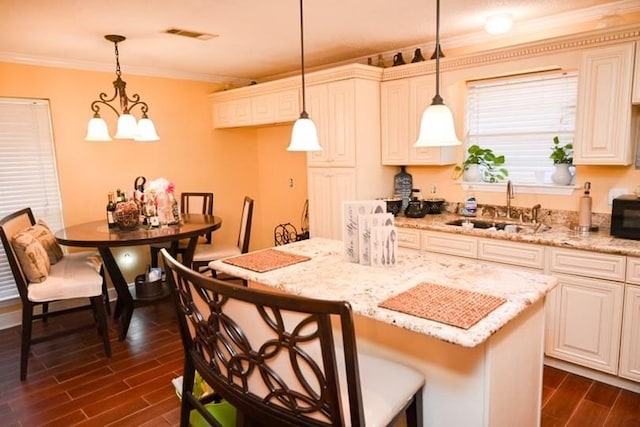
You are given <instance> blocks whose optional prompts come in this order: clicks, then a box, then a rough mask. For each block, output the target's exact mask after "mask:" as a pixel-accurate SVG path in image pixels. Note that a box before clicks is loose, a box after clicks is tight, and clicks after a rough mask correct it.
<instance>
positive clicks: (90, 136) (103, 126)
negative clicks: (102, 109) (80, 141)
mask: <svg viewBox="0 0 640 427" xmlns="http://www.w3.org/2000/svg"><path fill="white" fill-rule="evenodd" d="M84 140H85V141H111V137H110V136H109V129H107V123H106V122H105V121H104V119H102V118H100V117H94V118H92V119H90V120H89V124H88V125H87V136H86V137H85V138H84Z"/></svg>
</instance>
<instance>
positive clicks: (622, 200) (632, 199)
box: [611, 194, 640, 240]
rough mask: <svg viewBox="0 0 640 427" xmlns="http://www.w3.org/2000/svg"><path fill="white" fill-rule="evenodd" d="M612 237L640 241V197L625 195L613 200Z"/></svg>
mask: <svg viewBox="0 0 640 427" xmlns="http://www.w3.org/2000/svg"><path fill="white" fill-rule="evenodd" d="M611 235H612V236H615V237H621V238H623V239H634V240H640V197H638V196H636V195H635V194H625V195H622V196H618V197H616V198H615V199H613V206H612V208H611Z"/></svg>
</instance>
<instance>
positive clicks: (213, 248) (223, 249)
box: [191, 196, 254, 274]
mask: <svg viewBox="0 0 640 427" xmlns="http://www.w3.org/2000/svg"><path fill="white" fill-rule="evenodd" d="M253 204H254V201H253V199H252V198H251V197H248V196H245V197H244V200H243V202H242V213H241V215H240V230H239V231H238V240H237V241H236V242H235V243H232V244H225V243H220V242H215V239H214V241H212V242H211V244H208V245H207V244H199V245H197V246H196V250H195V252H194V254H193V262H192V264H191V267H192V268H193V269H194V270H196V271H207V270H208V269H209V268H210V267H209V263H210V262H212V261H215V260H218V259H222V258H228V257H230V256H235V255H241V254H244V253H247V252H249V243H250V241H251V223H252V220H253ZM212 272H213V274H215V270H212Z"/></svg>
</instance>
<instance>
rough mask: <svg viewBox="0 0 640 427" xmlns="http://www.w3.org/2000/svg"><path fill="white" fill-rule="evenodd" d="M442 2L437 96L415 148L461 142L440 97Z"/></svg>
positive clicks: (432, 102)
mask: <svg viewBox="0 0 640 427" xmlns="http://www.w3.org/2000/svg"><path fill="white" fill-rule="evenodd" d="M441 56H444V55H442V49H441V48H440V0H437V2H436V50H435V52H434V53H433V56H432V58H433V57H435V59H436V94H435V96H434V97H433V100H432V101H431V105H430V106H429V107H427V109H426V110H424V113H422V120H421V121H420V133H419V134H418V140H417V141H416V142H415V144H413V146H414V147H444V146H451V145H460V144H461V142H460V140H459V139H458V137H457V136H456V129H455V126H454V124H453V114H452V113H451V110H449V107H447V106H446V105H444V101H443V100H442V97H441V96H440V57H441Z"/></svg>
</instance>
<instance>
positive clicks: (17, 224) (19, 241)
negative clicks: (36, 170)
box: [0, 208, 111, 381]
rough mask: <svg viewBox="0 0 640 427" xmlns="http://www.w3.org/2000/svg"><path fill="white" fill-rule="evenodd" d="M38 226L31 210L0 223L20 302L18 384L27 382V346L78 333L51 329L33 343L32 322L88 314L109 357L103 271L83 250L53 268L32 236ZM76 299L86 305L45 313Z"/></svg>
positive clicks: (59, 260) (49, 239)
mask: <svg viewBox="0 0 640 427" xmlns="http://www.w3.org/2000/svg"><path fill="white" fill-rule="evenodd" d="M37 226H38V224H36V221H35V218H34V216H33V213H32V211H31V209H30V208H26V209H22V210H19V211H17V212H14V213H12V214H10V215H8V216H6V217H5V218H3V219H2V220H0V240H2V246H3V248H4V252H5V254H6V256H7V260H8V261H9V266H10V267H11V272H12V273H13V278H14V280H15V282H16V286H17V287H18V293H19V294H20V300H21V301H22V325H21V350H20V380H23V381H24V380H25V379H26V378H27V366H28V362H29V350H30V348H31V345H32V344H36V343H37V342H40V341H45V340H50V339H53V338H57V337H60V336H61V335H66V334H69V333H72V332H74V331H76V329H77V328H74V329H72V330H57V329H56V331H53V332H52V333H50V334H49V335H45V336H42V337H39V338H37V339H34V338H32V337H31V332H32V324H33V322H35V321H38V320H42V321H43V322H46V321H47V320H48V319H49V318H52V317H56V316H60V315H64V314H69V313H73V312H77V311H80V310H88V309H90V310H92V311H93V319H92V320H95V321H96V323H97V326H98V332H99V333H100V334H101V335H102V341H103V345H104V352H105V355H106V356H107V357H111V344H110V342H109V331H108V329H107V320H106V313H105V311H106V310H105V305H104V302H103V286H104V283H105V282H104V280H105V278H104V270H103V269H102V268H101V267H97V266H96V263H95V262H93V263H92V262H91V261H92V260H93V259H92V258H89V257H90V256H94V254H93V253H91V254H90V255H89V254H88V253H87V252H78V253H72V254H66V255H61V257H60V258H57V259H56V261H57V262H55V264H51V261H52V260H51V259H50V257H49V255H48V253H47V252H49V251H50V250H51V249H50V246H49V247H47V248H45V247H44V246H43V244H42V243H41V241H40V240H38V239H37V238H35V237H34V236H35V235H34V234H33V233H34V230H35V232H36V233H42V231H43V230H42V228H40V229H39V230H38V229H37ZM44 231H45V232H46V230H44ZM49 233H50V231H49ZM52 239H53V240H52ZM46 241H47V242H48V243H52V242H53V243H55V238H54V236H53V234H51V235H50V236H48V238H47V239H46ZM80 298H88V299H89V304H86V305H82V306H77V307H72V308H64V309H57V310H55V311H51V310H50V308H52V307H53V306H52V305H51V303H53V302H56V301H62V300H71V299H80ZM36 307H41V308H42V312H41V313H40V314H37V313H35V309H36Z"/></svg>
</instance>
